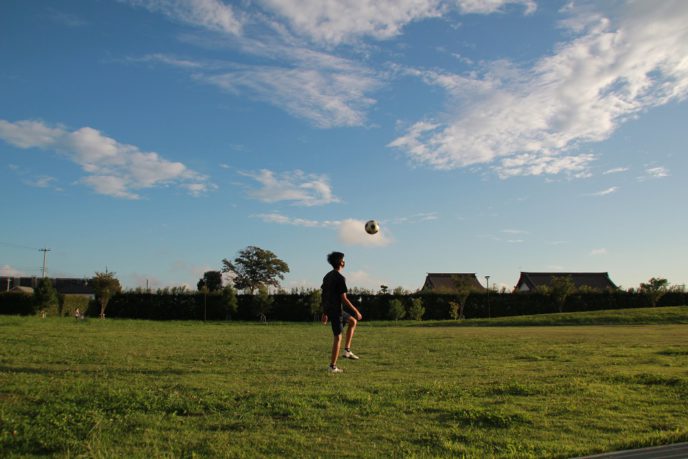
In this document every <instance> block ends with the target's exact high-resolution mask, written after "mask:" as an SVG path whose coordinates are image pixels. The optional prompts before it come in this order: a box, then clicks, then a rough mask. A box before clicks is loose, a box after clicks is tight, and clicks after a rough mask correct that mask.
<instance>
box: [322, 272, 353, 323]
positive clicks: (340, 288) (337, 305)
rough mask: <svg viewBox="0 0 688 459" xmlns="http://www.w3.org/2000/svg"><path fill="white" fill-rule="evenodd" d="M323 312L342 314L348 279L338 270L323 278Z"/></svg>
mask: <svg viewBox="0 0 688 459" xmlns="http://www.w3.org/2000/svg"><path fill="white" fill-rule="evenodd" d="M320 288H321V289H322V304H323V312H325V313H327V312H329V311H333V312H339V313H341V312H342V293H346V291H347V290H346V279H345V278H344V276H342V275H341V273H340V272H339V271H337V270H334V269H333V270H332V271H330V272H329V273H327V274H326V275H325V277H323V283H322V287H320Z"/></svg>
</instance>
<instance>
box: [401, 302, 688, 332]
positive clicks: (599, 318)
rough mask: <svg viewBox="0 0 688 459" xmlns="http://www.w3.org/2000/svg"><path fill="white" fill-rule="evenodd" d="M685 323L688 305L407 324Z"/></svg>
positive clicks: (517, 325) (578, 324) (435, 325)
mask: <svg viewBox="0 0 688 459" xmlns="http://www.w3.org/2000/svg"><path fill="white" fill-rule="evenodd" d="M665 324H688V306H671V307H662V308H642V309H614V310H604V311H590V312H570V313H558V314H539V315H529V316H512V317H499V318H494V319H465V320H436V321H428V322H414V323H409V326H416V327H538V326H539V327H556V326H582V325H665Z"/></svg>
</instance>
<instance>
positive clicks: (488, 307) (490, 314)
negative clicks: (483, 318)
mask: <svg viewBox="0 0 688 459" xmlns="http://www.w3.org/2000/svg"><path fill="white" fill-rule="evenodd" d="M485 281H486V282H487V317H489V318H491V317H492V312H491V311H490V276H485Z"/></svg>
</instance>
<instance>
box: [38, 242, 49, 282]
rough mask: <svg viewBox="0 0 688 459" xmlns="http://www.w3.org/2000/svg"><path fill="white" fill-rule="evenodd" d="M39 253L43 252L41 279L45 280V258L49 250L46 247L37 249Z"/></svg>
mask: <svg viewBox="0 0 688 459" xmlns="http://www.w3.org/2000/svg"><path fill="white" fill-rule="evenodd" d="M38 251H39V252H43V279H45V275H46V270H45V257H46V255H47V254H48V252H50V249H49V248H47V247H43V248H42V249H38Z"/></svg>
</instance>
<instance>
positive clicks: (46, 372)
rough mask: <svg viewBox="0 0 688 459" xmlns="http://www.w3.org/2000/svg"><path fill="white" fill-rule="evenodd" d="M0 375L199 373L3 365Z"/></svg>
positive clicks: (165, 374) (188, 372)
mask: <svg viewBox="0 0 688 459" xmlns="http://www.w3.org/2000/svg"><path fill="white" fill-rule="evenodd" d="M0 373H24V374H32V375H44V376H50V375H58V374H66V373H80V374H84V373H89V374H104V373H107V374H108V375H112V374H122V375H132V374H135V375H146V376H168V375H188V374H195V373H199V372H198V371H193V370H192V371H186V370H176V369H172V368H170V369H165V370H147V369H143V368H142V369H130V368H121V369H114V370H113V369H112V368H107V369H105V368H88V369H83V368H79V369H72V368H45V367H42V368H30V367H8V366H5V365H0Z"/></svg>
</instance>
